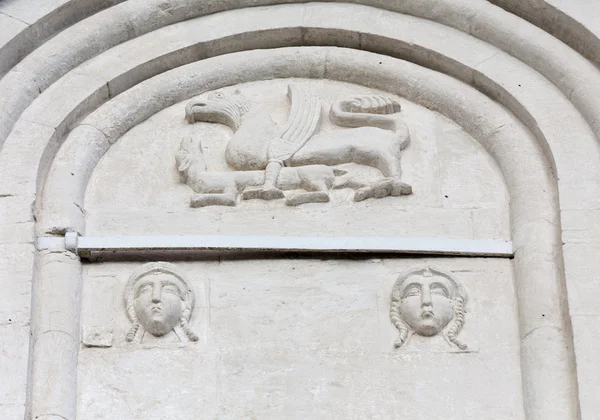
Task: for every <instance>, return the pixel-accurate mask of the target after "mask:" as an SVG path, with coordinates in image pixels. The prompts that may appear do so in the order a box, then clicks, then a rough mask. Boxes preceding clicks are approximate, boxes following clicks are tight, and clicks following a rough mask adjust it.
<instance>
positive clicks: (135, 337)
mask: <svg viewBox="0 0 600 420" xmlns="http://www.w3.org/2000/svg"><path fill="white" fill-rule="evenodd" d="M194 301H195V299H194V292H193V291H192V289H191V288H190V286H189V285H188V283H187V281H186V280H185V279H184V278H183V277H182V276H181V275H180V274H179V273H178V272H177V270H176V267H175V266H174V265H172V264H169V263H166V262H156V263H148V264H144V265H143V266H141V267H140V268H139V269H138V270H136V271H135V272H134V273H132V275H131V276H130V278H129V282H128V283H127V286H126V287H125V309H126V311H127V316H128V317H129V320H130V321H131V329H130V330H129V332H128V333H127V336H126V339H127V341H142V340H145V337H146V336H145V333H148V334H150V335H151V336H154V337H156V338H159V339H161V340H162V339H163V338H166V337H170V338H175V341H182V340H184V339H185V337H187V339H188V340H189V341H197V340H198V336H197V335H196V334H194V332H193V331H192V329H191V328H190V325H189V321H190V319H191V317H192V311H193V310H194ZM171 332H174V334H171Z"/></svg>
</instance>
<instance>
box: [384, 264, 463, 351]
mask: <svg viewBox="0 0 600 420" xmlns="http://www.w3.org/2000/svg"><path fill="white" fill-rule="evenodd" d="M466 303H467V292H466V291H465V289H464V287H463V286H462V285H461V284H460V283H459V282H458V281H457V280H456V279H454V278H453V277H452V276H451V275H450V274H448V273H446V272H444V271H442V270H440V269H437V268H432V267H429V266H426V267H418V268H414V269H412V270H409V271H408V272H406V273H404V274H402V275H401V276H400V277H399V278H398V280H396V283H395V284H394V287H393V289H392V304H391V308H390V318H391V321H392V323H393V324H394V326H395V327H396V329H397V330H398V332H399V335H398V339H397V340H396V344H395V346H396V347H401V346H403V345H404V344H405V343H406V342H407V340H408V339H409V338H410V335H411V334H413V333H414V334H417V335H420V336H423V337H433V336H436V335H438V334H440V335H443V336H444V338H445V339H446V341H447V342H448V344H450V345H451V346H454V347H458V348H459V349H461V350H466V349H467V346H466V345H464V344H463V343H461V342H460V341H459V340H458V334H460V332H461V330H462V327H463V325H464V322H465V313H466V310H465V305H466Z"/></svg>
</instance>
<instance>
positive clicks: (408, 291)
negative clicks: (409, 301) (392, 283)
mask: <svg viewBox="0 0 600 420" xmlns="http://www.w3.org/2000/svg"><path fill="white" fill-rule="evenodd" d="M420 294H421V289H419V288H418V287H416V286H413V287H410V288H408V289H406V290H405V291H404V296H402V298H407V297H411V296H419V295H420Z"/></svg>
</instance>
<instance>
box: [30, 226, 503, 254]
mask: <svg viewBox="0 0 600 420" xmlns="http://www.w3.org/2000/svg"><path fill="white" fill-rule="evenodd" d="M57 240H59V241H61V242H62V238H60V239H59V238H56V237H38V248H44V247H46V246H49V245H50V244H51V243H55V242H56V241H57ZM62 243H64V244H65V246H66V248H67V249H69V250H71V251H74V252H76V253H77V254H79V255H81V256H87V255H89V254H90V253H92V252H106V251H109V252H123V253H126V252H143V251H182V250H192V251H255V252H256V251H260V252H325V253H332V252H348V253H367V254H368V253H392V254H431V255H464V256H482V257H509V258H510V257H512V256H513V249H512V242H511V241H496V240H470V239H439V238H395V237H314V236H225V235H211V236H202V235H158V236H146V235H140V236H80V237H78V236H77V234H76V233H74V232H69V233H67V235H66V237H65V239H64V242H62Z"/></svg>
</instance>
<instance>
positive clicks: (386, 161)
mask: <svg viewBox="0 0 600 420" xmlns="http://www.w3.org/2000/svg"><path fill="white" fill-rule="evenodd" d="M287 96H288V98H289V100H290V113H289V116H288V119H287V122H286V123H285V124H281V125H278V124H276V123H275V122H274V121H273V119H272V117H271V115H270V113H269V111H268V110H267V109H265V107H264V106H262V105H261V104H257V103H253V102H251V101H250V100H248V99H247V98H246V97H244V95H242V94H241V93H240V92H239V91H236V92H235V93H232V94H227V95H226V94H225V93H223V92H213V93H211V94H210V95H209V96H208V97H207V99H205V100H199V99H196V100H192V101H190V102H189V103H188V104H187V106H186V120H187V121H188V122H189V123H190V124H193V123H195V122H208V123H217V124H225V125H227V126H229V127H230V128H231V129H232V130H233V136H232V137H231V139H230V140H229V142H228V144H227V147H226V150H225V160H226V162H227V164H228V165H229V166H230V167H231V168H232V169H234V171H220V172H218V171H208V170H207V166H206V162H205V160H204V157H203V154H202V144H201V140H200V139H199V138H196V137H193V136H190V137H185V138H183V139H182V141H181V145H180V149H179V151H178V153H177V155H176V163H177V169H178V171H179V174H180V178H181V181H182V182H183V183H186V184H187V185H188V186H189V187H190V188H191V189H192V190H193V191H194V192H195V193H196V194H195V195H194V196H193V197H192V198H191V200H190V206H191V207H204V206H211V205H222V206H235V205H236V204H237V202H238V199H239V197H241V198H242V199H243V200H249V199H262V200H275V199H285V201H286V204H288V205H291V206H295V205H300V204H304V203H324V202H328V201H329V200H330V191H331V189H334V188H352V189H354V190H355V193H354V200H355V201H362V200H365V199H368V198H383V197H388V196H400V195H404V194H411V193H412V188H411V186H410V185H408V184H406V183H404V182H402V180H401V175H402V171H401V167H400V157H401V153H402V150H403V149H405V148H406V147H407V146H408V144H409V142H410V134H409V130H408V127H407V126H406V124H405V123H404V122H403V121H402V118H401V116H400V111H401V108H400V104H399V103H398V102H397V101H395V100H393V99H391V98H389V97H385V96H358V97H352V98H349V99H345V100H340V101H337V102H334V103H333V104H332V105H331V108H330V112H329V119H330V121H331V123H332V124H334V125H336V126H339V127H345V128H347V129H345V130H334V131H326V132H319V130H320V126H321V119H322V114H323V112H322V105H321V100H320V99H319V98H318V97H316V96H314V95H310V94H309V93H307V92H305V91H303V90H301V89H300V88H299V87H298V86H295V85H290V86H288V93H287ZM346 163H355V164H359V165H366V166H370V167H372V168H375V169H377V170H378V171H379V172H380V173H381V176H380V177H379V178H378V179H376V180H372V181H369V182H366V181H364V182H363V181H361V180H356V179H352V180H349V179H347V177H346V178H345V176H346V175H347V171H345V170H343V169H341V168H338V167H336V166H337V165H342V164H346Z"/></svg>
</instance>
